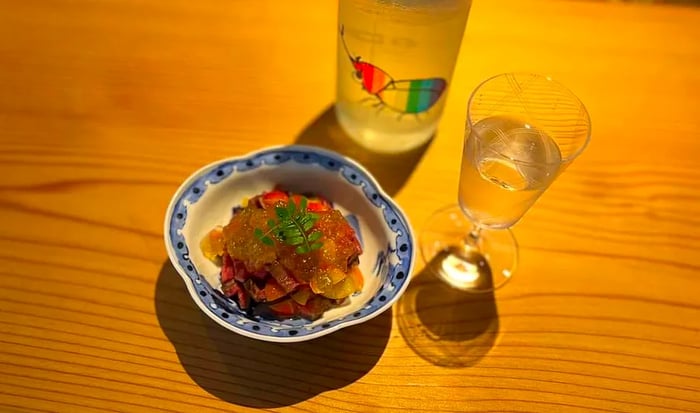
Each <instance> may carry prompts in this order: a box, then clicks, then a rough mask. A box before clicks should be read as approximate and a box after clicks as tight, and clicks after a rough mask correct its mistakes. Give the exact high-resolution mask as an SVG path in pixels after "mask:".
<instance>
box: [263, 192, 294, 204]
mask: <svg viewBox="0 0 700 413" xmlns="http://www.w3.org/2000/svg"><path fill="white" fill-rule="evenodd" d="M288 200H289V195H287V193H286V192H283V191H271V192H268V193H266V194H263V196H262V197H261V198H260V201H261V202H262V205H263V207H265V208H268V207H272V206H275V204H277V203H279V202H284V203H286V202H287V201H288Z"/></svg>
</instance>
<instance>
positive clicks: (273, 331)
mask: <svg viewBox="0 0 700 413" xmlns="http://www.w3.org/2000/svg"><path fill="white" fill-rule="evenodd" d="M276 185H282V186H283V187H284V188H285V189H287V190H290V191H294V192H300V193H306V192H312V193H316V194H319V195H321V196H324V197H325V198H327V199H328V200H330V201H331V202H333V204H334V207H335V208H337V209H339V210H340V211H341V212H342V213H343V215H344V216H345V217H346V219H347V220H348V222H349V223H350V224H351V225H352V226H353V227H354V228H355V232H356V233H357V234H358V238H359V240H360V243H361V245H362V248H363V253H362V255H361V256H360V269H361V270H362V273H363V274H364V277H365V285H364V287H363V289H362V291H361V292H360V293H356V294H355V295H353V296H351V297H350V300H349V303H348V304H346V305H343V306H341V307H338V308H334V309H332V310H329V311H326V312H325V313H324V315H323V316H322V317H321V318H320V319H318V320H315V321H308V320H305V319H289V320H283V321H280V320H273V319H265V318H260V317H258V316H250V315H248V314H246V313H245V312H244V311H241V310H240V309H239V308H238V306H237V304H236V302H235V301H233V300H231V299H229V298H227V297H226V296H224V295H223V294H222V293H221V283H220V281H219V267H218V266H217V265H215V264H214V263H212V262H211V261H210V260H208V259H207V258H205V257H204V255H203V254H202V252H201V250H200V248H199V242H200V240H201V239H202V238H203V237H204V236H205V235H206V234H207V233H208V232H209V231H210V230H211V229H212V228H214V227H215V226H216V225H225V224H226V223H228V221H229V220H230V219H231V214H232V208H233V207H234V206H237V205H240V204H241V202H242V200H243V199H244V198H246V197H251V196H254V195H256V194H258V193H261V192H263V191H267V190H270V189H272V188H273V187H274V186H276ZM164 235H165V246H166V249H167V251H168V256H169V257H170V261H171V262H172V264H173V266H174V267H175V268H176V269H177V272H178V273H179V274H180V276H182V279H183V280H184V281H185V284H186V285H187V289H188V291H189V293H190V295H191V296H192V299H193V300H194V302H195V303H196V304H197V305H198V306H199V308H201V310H202V311H203V312H204V313H205V314H206V315H207V316H209V317H210V318H211V319H212V320H214V321H215V322H217V323H218V324H220V325H221V326H223V327H225V328H227V329H229V330H231V331H233V332H235V333H238V334H241V335H244V336H247V337H251V338H254V339H259V340H265V341H273V342H297V341H304V340H310V339H313V338H317V337H320V336H323V335H326V334H329V333H331V332H333V331H337V330H339V329H341V328H344V327H348V326H351V325H354V324H359V323H362V322H364V321H367V320H369V319H371V318H373V317H376V316H378V315H379V314H381V313H382V312H384V311H386V310H387V309H389V308H390V307H391V305H392V304H393V303H394V302H395V301H396V300H397V299H398V298H399V297H400V296H401V294H403V292H404V291H405V290H406V287H407V286H408V282H409V276H410V274H411V271H412V269H413V265H414V261H415V241H414V236H413V232H412V230H411V226H410V225H409V222H408V219H407V218H406V216H405V215H404V213H403V212H402V211H401V208H399V206H398V205H396V204H395V203H394V202H393V201H392V200H391V198H390V197H389V196H388V195H387V194H386V193H384V191H382V189H381V188H380V186H379V184H378V183H377V182H376V181H375V180H374V178H373V177H372V176H371V175H370V173H369V172H367V170H365V169H364V168H363V167H362V166H360V165H359V164H358V163H357V162H355V161H353V160H351V159H349V158H347V157H345V156H343V155H340V154H338V153H334V152H330V151H327V150H323V149H320V148H316V147H309V146H299V145H293V146H280V147H270V148H266V149H263V150H260V151H256V152H253V153H250V154H248V155H244V156H240V157H235V158H229V159H224V160H220V161H217V162H214V163H211V164H209V165H207V166H205V167H203V168H201V169H200V170H198V171H196V172H195V173H194V174H192V175H191V176H190V177H189V178H187V180H185V182H184V183H183V184H182V185H181V186H180V188H178V190H177V191H176V192H175V194H174V196H173V198H172V200H171V202H170V205H169V206H168V210H167V212H166V215H165V227H164Z"/></svg>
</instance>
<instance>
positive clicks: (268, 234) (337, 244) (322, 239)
mask: <svg viewBox="0 0 700 413" xmlns="http://www.w3.org/2000/svg"><path fill="white" fill-rule="evenodd" d="M200 247H201V249H202V253H203V254H204V255H205V256H206V257H207V258H208V259H210V260H212V261H214V262H216V263H217V264H218V265H220V266H221V270H220V273H219V278H220V281H221V289H222V292H223V293H224V295H226V296H227V297H229V298H231V299H233V300H234V301H235V302H236V304H237V305H238V307H239V308H240V309H241V310H244V311H249V312H251V313H253V314H256V315H260V316H263V317H270V318H276V319H285V318H295V317H300V318H306V319H309V320H315V319H318V318H319V317H321V315H323V313H324V312H325V311H327V310H329V309H331V308H335V307H338V306H341V305H343V304H344V303H345V302H346V300H347V299H348V298H349V297H350V296H351V295H353V294H355V293H357V292H359V291H361V290H362V287H363V284H364V279H363V276H362V273H361V272H360V270H359V266H358V265H359V257H360V255H361V254H362V246H361V244H360V242H359V240H358V239H357V234H356V233H355V230H354V229H353V228H352V226H351V225H350V224H349V223H348V221H347V220H346V219H345V217H343V215H342V213H341V212H340V211H339V210H338V209H335V208H333V204H332V203H331V202H329V201H328V200H326V199H324V198H323V197H320V196H317V195H314V194H297V193H292V192H289V191H285V190H284V189H281V188H275V189H272V190H270V191H266V192H263V193H261V194H259V195H256V196H254V197H253V198H252V199H250V200H247V201H244V202H243V205H241V206H236V207H234V208H233V214H232V217H231V219H230V221H229V222H228V224H226V225H225V226H217V227H215V228H213V229H212V230H211V231H210V232H209V233H208V234H207V235H206V236H205V237H204V238H203V239H202V240H201V243H200Z"/></svg>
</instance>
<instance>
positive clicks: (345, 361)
mask: <svg viewBox="0 0 700 413" xmlns="http://www.w3.org/2000/svg"><path fill="white" fill-rule="evenodd" d="M155 296H156V303H155V304H156V315H157V317H158V321H159V323H160V326H161V328H162V329H163V332H164V333H165V335H166V336H167V337H168V339H169V340H170V342H172V344H173V346H174V347H175V351H176V352H177V356H178V358H179V359H180V362H181V363H182V366H183V367H184V369H185V371H186V372H187V374H189V376H190V377H191V378H192V380H194V381H195V382H196V383H197V384H198V385H199V386H200V387H202V388H203V389H204V390H206V391H207V392H209V393H210V394H212V395H213V396H216V397H218V398H219V399H221V400H224V401H227V402H229V403H233V404H236V405H241V406H248V407H254V408H274V407H283V406H290V405H293V404H296V403H299V402H301V401H304V400H307V399H309V398H311V397H314V396H316V395H318V394H320V393H322V392H325V391H328V390H334V389H338V388H341V387H344V386H347V385H348V384H350V383H352V382H354V381H356V380H358V379H360V378H361V377H362V376H364V375H365V374H367V372H369V371H370V370H371V369H372V367H374V365H375V364H376V363H377V361H378V360H379V358H380V357H381V355H382V353H383V352H384V349H385V348H386V344H387V342H388V341H389V335H390V332H391V310H387V311H386V312H384V313H383V314H381V315H380V316H378V317H375V318H374V319H372V320H369V321H367V322H366V323H363V324H360V325H356V326H352V327H347V328H344V329H342V330H340V331H337V332H335V333H332V334H330V335H327V336H324V337H321V338H318V339H315V340H311V341H307V342H303V343H289V344H278V343H268V342H263V341H257V340H253V339H249V338H246V337H243V336H240V335H238V334H236V333H233V332H231V331H228V330H226V329H225V328H223V327H221V326H219V325H218V324H216V323H215V322H214V321H212V320H211V319H210V318H209V317H207V316H206V315H205V314H203V313H202V312H201V311H200V309H199V307H197V306H196V305H195V303H194V302H193V301H192V299H191V297H190V295H189V294H188V292H187V289H186V287H185V285H184V284H183V282H182V279H181V278H180V276H179V275H178V274H177V273H176V271H175V269H174V268H173V266H172V265H171V263H170V262H169V261H166V262H165V263H163V266H162V267H161V271H160V274H159V275H158V281H157V284H156V291H155Z"/></svg>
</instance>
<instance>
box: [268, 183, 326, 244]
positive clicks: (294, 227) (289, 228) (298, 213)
mask: <svg viewBox="0 0 700 413" xmlns="http://www.w3.org/2000/svg"><path fill="white" fill-rule="evenodd" d="M306 204H307V199H306V198H305V197H301V200H300V201H299V205H296V204H295V203H294V200H293V199H292V198H291V197H290V198H289V203H288V204H287V206H286V207H283V206H280V207H275V215H277V220H276V221H275V220H274V219H271V220H269V221H267V231H266V232H263V230H262V229H260V228H255V237H256V238H257V239H259V240H260V241H261V242H262V243H263V244H265V245H269V246H273V245H275V241H274V240H273V239H272V237H274V238H277V240H278V241H280V242H284V243H285V244H287V245H292V246H296V249H295V251H296V252H297V254H306V253H308V252H311V251H315V250H317V249H319V248H321V247H322V246H323V242H321V241H319V240H320V239H321V237H322V236H323V233H322V232H321V231H319V230H312V228H313V226H314V224H315V223H316V221H318V218H319V216H318V214H315V213H313V212H309V211H307V210H306Z"/></svg>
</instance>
